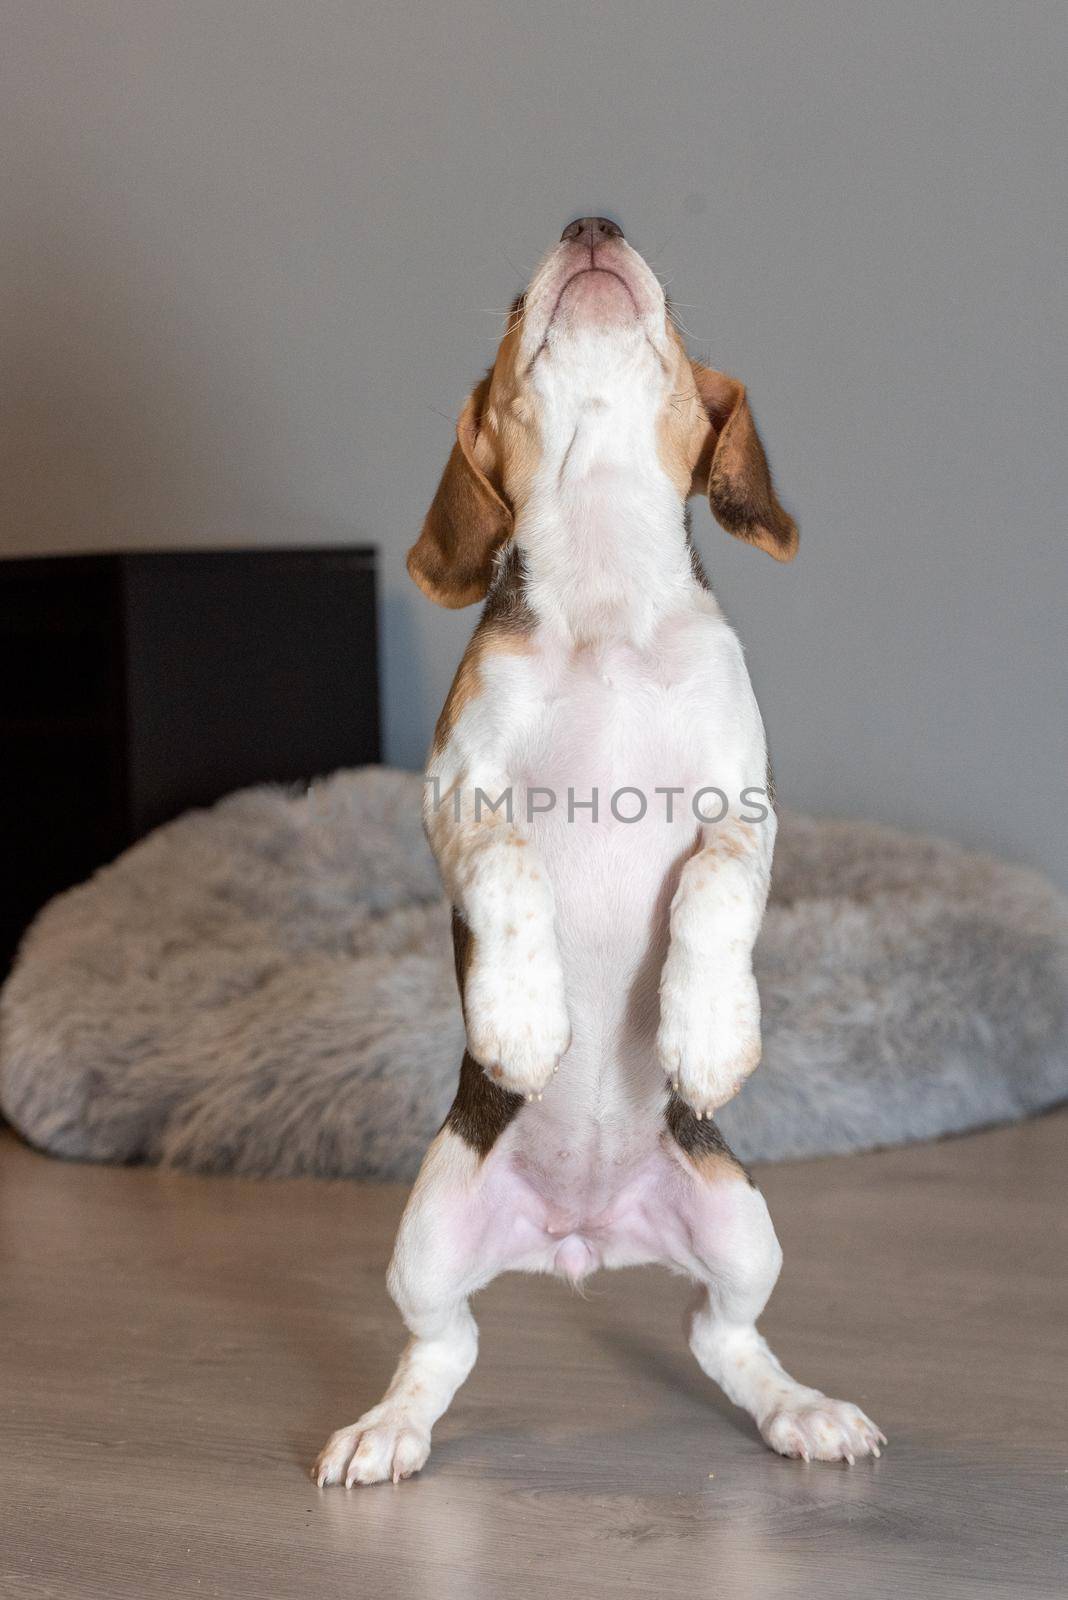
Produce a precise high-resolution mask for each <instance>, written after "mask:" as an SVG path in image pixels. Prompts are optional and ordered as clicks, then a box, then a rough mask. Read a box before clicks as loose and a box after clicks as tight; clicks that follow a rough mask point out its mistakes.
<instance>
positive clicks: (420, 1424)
mask: <svg viewBox="0 0 1068 1600" xmlns="http://www.w3.org/2000/svg"><path fill="white" fill-rule="evenodd" d="M481 1189H482V1183H481V1167H480V1159H479V1156H478V1153H477V1152H476V1151H475V1150H473V1149H472V1148H471V1147H470V1146H469V1145H468V1144H467V1143H465V1142H464V1140H463V1139H461V1138H460V1137H459V1135H458V1134H456V1133H454V1132H453V1131H452V1130H451V1129H450V1128H448V1127H446V1128H444V1129H443V1130H442V1131H441V1133H439V1134H438V1136H437V1138H436V1139H435V1140H434V1142H433V1144H432V1145H431V1146H430V1149H429V1150H428V1151H427V1154H426V1157H425V1159H424V1161H423V1165H422V1168H421V1170H420V1173H419V1177H418V1179H417V1180H416V1184H415V1187H414V1188H413V1190H412V1194H411V1197H410V1199H409V1201H408V1205H407V1207H406V1208H405V1212H404V1217H403V1219H402V1221H401V1226H400V1230H399V1232H398V1235H397V1241H396V1245H395V1246H394V1250H393V1259H392V1261H391V1262H390V1268H389V1278H388V1282H389V1290H390V1294H391V1295H392V1297H393V1299H394V1301H395V1302H396V1305H397V1308H398V1310H399V1311H400V1313H401V1316H402V1317H403V1318H404V1321H405V1324H406V1325H407V1328H408V1331H409V1333H410V1335H411V1337H410V1339H409V1341H408V1344H407V1346H406V1347H405V1350H404V1352H403V1354H402V1355H401V1358H400V1361H399V1362H398V1364H397V1370H396V1372H395V1373H394V1374H393V1378H392V1381H391V1382H390V1385H389V1388H388V1389H387V1390H386V1393H385V1395H384V1396H383V1398H382V1400H381V1401H380V1402H379V1403H378V1405H376V1406H374V1407H372V1409H371V1410H370V1411H368V1412H366V1413H365V1414H364V1415H363V1416H362V1417H361V1418H360V1419H359V1421H358V1422H354V1423H353V1424H352V1425H351V1426H350V1427H347V1428H340V1429H339V1430H338V1431H337V1432H336V1433H334V1434H332V1435H331V1437H330V1438H329V1439H328V1440H327V1443H326V1445H325V1447H324V1449H323V1451H322V1453H321V1455H320V1456H319V1459H318V1461H317V1462H316V1464H315V1468H314V1472H313V1476H314V1478H315V1480H316V1482H317V1483H318V1484H319V1486H320V1487H324V1486H325V1485H327V1484H334V1483H344V1484H345V1485H346V1487H350V1486H351V1485H353V1484H357V1483H381V1482H383V1481H385V1480H387V1479H392V1480H393V1482H394V1483H396V1482H397V1481H398V1480H399V1479H401V1478H407V1477H408V1476H410V1474H411V1473H413V1472H418V1471H419V1469H420V1468H421V1467H422V1466H423V1464H424V1463H425V1461H426V1459H427V1457H428V1455H429V1454H430V1431H431V1429H432V1427H433V1426H434V1423H435V1422H436V1421H437V1420H438V1418H439V1417H440V1416H441V1415H442V1413H443V1412H444V1411H445V1410H446V1409H447V1408H448V1406H449V1403H450V1401H451V1400H452V1397H453V1395H454V1394H455V1393H456V1391H457V1389H458V1388H459V1387H460V1385H461V1384H462V1383H463V1381H464V1379H465V1378H466V1377H467V1375H468V1373H469V1372H470V1371H471V1368H472V1367H473V1366H474V1363H475V1356H476V1354H477V1352H478V1330H477V1328H476V1326H475V1319H474V1317H473V1316H472V1315H471V1311H470V1307H469V1306H468V1303H467V1302H468V1296H469V1295H470V1294H472V1293H474V1291H475V1290H476V1289H480V1288H482V1287H483V1285H485V1284H486V1283H488V1282H489V1281H490V1279H491V1278H493V1277H495V1276H496V1274H497V1272H498V1271H499V1270H500V1267H499V1265H497V1264H496V1263H495V1254H494V1251H493V1249H492V1248H489V1249H487V1248H486V1245H487V1238H486V1232H487V1218H486V1214H485V1201H484V1198H483V1196H482V1193H481Z"/></svg>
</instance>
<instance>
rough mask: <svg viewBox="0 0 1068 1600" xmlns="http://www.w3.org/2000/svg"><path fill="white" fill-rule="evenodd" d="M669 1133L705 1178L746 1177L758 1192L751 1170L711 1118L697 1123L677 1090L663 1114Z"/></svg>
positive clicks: (693, 1112)
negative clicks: (744, 1164)
mask: <svg viewBox="0 0 1068 1600" xmlns="http://www.w3.org/2000/svg"><path fill="white" fill-rule="evenodd" d="M664 1121H665V1123H666V1124H667V1130H668V1132H669V1133H670V1135H671V1137H672V1138H673V1139H674V1141H675V1143H676V1144H677V1145H678V1147H679V1149H680V1150H681V1151H682V1153H683V1155H684V1156H687V1157H688V1158H689V1160H690V1162H691V1163H692V1164H693V1166H694V1167H695V1168H696V1170H697V1171H698V1173H699V1174H700V1175H701V1177H703V1178H708V1179H710V1180H711V1179H716V1178H744V1179H745V1181H746V1182H747V1183H748V1184H749V1186H750V1188H752V1189H755V1188H756V1184H755V1183H754V1182H753V1178H752V1175H751V1174H750V1172H749V1169H748V1168H747V1167H745V1166H743V1165H742V1163H741V1162H740V1161H739V1160H738V1157H737V1156H736V1155H735V1154H734V1152H733V1150H732V1149H731V1147H730V1145H729V1144H728V1143H727V1141H726V1139H725V1138H724V1137H723V1135H722V1134H721V1133H720V1131H719V1129H718V1128H717V1126H716V1124H715V1122H713V1121H712V1119H711V1118H710V1117H703V1118H702V1119H701V1121H700V1122H698V1120H697V1113H696V1112H695V1111H693V1110H692V1109H691V1108H690V1107H689V1106H688V1105H687V1104H686V1101H685V1100H684V1099H683V1098H682V1096H681V1095H678V1094H675V1093H674V1091H673V1092H672V1094H671V1097H670V1099H669V1100H668V1104H667V1110H666V1112H665V1113H664Z"/></svg>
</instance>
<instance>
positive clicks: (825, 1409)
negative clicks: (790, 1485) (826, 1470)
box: [760, 1395, 886, 1466]
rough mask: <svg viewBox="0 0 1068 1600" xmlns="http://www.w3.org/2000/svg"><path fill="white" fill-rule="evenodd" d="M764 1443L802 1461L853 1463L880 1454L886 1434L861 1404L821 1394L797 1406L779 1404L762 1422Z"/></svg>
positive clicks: (783, 1454) (761, 1428) (784, 1454)
mask: <svg viewBox="0 0 1068 1600" xmlns="http://www.w3.org/2000/svg"><path fill="white" fill-rule="evenodd" d="M760 1431H761V1433H762V1434H763V1436H764V1442H765V1443H766V1444H769V1445H770V1446H771V1448H772V1449H773V1450H777V1451H778V1453H779V1455H781V1456H794V1457H796V1458H799V1459H800V1460H802V1461H845V1462H847V1463H848V1465H849V1466H853V1464H854V1462H856V1461H857V1460H858V1459H859V1458H860V1457H862V1456H876V1457H878V1456H879V1455H880V1454H881V1451H880V1449H879V1446H880V1445H884V1444H885V1443H886V1436H885V1434H883V1433H881V1432H880V1431H879V1429H878V1428H877V1427H876V1426H875V1424H874V1422H872V1420H871V1418H870V1417H866V1416H865V1415H864V1413H863V1411H861V1410H860V1408H859V1407H858V1406H853V1405H850V1404H849V1403H848V1402H847V1401H845V1400H828V1399H827V1397H826V1396H825V1395H820V1396H819V1397H818V1398H817V1399H815V1400H805V1401H802V1402H800V1403H799V1404H797V1405H784V1406H780V1407H779V1409H778V1410H777V1411H773V1412H772V1413H771V1415H770V1416H769V1417H767V1418H766V1419H765V1420H764V1422H762V1423H761V1425H760Z"/></svg>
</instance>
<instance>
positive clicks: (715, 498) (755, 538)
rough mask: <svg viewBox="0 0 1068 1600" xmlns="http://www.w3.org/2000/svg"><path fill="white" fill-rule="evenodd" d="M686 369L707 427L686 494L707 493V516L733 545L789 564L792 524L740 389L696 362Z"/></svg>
mask: <svg viewBox="0 0 1068 1600" xmlns="http://www.w3.org/2000/svg"><path fill="white" fill-rule="evenodd" d="M690 365H691V366H692V368H693V376H694V382H695V383H696V384H697V392H698V394H699V395H700V397H701V402H702V404H703V405H704V408H705V411H706V412H707V414H708V421H709V430H708V437H707V439H706V441H705V445H704V449H703V450H702V451H701V455H700V457H699V459H698V462H697V465H696V466H695V468H694V474H693V486H692V490H691V492H693V493H695V492H697V491H698V490H705V489H707V491H708V501H709V504H710V505H711V507H712V515H713V516H714V517H715V519H716V521H717V522H718V523H719V524H720V526H721V527H723V528H726V530H727V532H728V533H733V534H734V537H735V538H736V539H746V540H748V542H749V543H750V544H756V545H759V546H760V548H761V550H766V551H767V552H768V555H769V556H774V557H775V559H776V561H792V560H793V558H794V556H795V555H796V554H797V544H798V532H797V524H796V522H794V520H793V518H792V517H790V516H788V515H787V513H786V512H785V511H784V510H783V508H782V506H781V505H780V504H779V501H778V499H777V497H776V494H775V485H774V484H773V483H772V481H771V469H770V468H769V466H768V458H767V456H766V455H765V454H764V446H763V445H762V444H761V442H760V435H759V434H758V433H757V431H756V423H755V422H754V421H753V414H752V412H751V411H750V410H749V402H748V400H747V399H746V397H745V385H744V384H743V383H739V381H738V379H737V378H730V377H728V376H727V374H726V373H725V372H715V371H713V369H712V368H711V367H703V366H702V365H701V363H700V362H699V361H692V362H691V363H690Z"/></svg>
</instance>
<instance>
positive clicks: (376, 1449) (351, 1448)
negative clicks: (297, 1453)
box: [312, 1403, 430, 1489]
mask: <svg viewBox="0 0 1068 1600" xmlns="http://www.w3.org/2000/svg"><path fill="white" fill-rule="evenodd" d="M429 1455H430V1432H429V1430H428V1429H427V1428H425V1427H424V1426H423V1424H422V1423H421V1422H420V1421H418V1420H417V1419H416V1418H414V1417H412V1416H411V1415H410V1414H409V1413H408V1412H406V1411H405V1410H404V1408H403V1407H397V1406H391V1405H389V1404H387V1403H383V1404H382V1405H378V1406H375V1407H374V1408H373V1410H371V1411H368V1412H367V1413H366V1415H365V1416H362V1417H361V1418H360V1420H359V1422H354V1423H353V1424H352V1426H351V1428H339V1429H338V1431H337V1432H336V1433H332V1434H331V1435H330V1438H329V1439H328V1440H327V1441H326V1444H325V1446H324V1447H323V1450H322V1453H321V1454H320V1456H319V1459H318V1461H317V1462H316V1463H315V1466H314V1467H313V1469H312V1477H313V1478H314V1479H315V1482H316V1483H317V1484H318V1485H319V1488H320V1489H325V1488H327V1487H329V1485H330V1484H334V1483H343V1484H344V1485H345V1488H346V1489H351V1488H352V1487H353V1485H354V1484H357V1483H386V1482H388V1481H389V1480H392V1481H393V1482H394V1483H399V1482H400V1480H401V1479H402V1478H410V1477H411V1475H412V1473H413V1472H418V1471H419V1469H420V1468H421V1467H423V1466H425V1465H426V1461H427V1457H428V1456H429Z"/></svg>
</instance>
